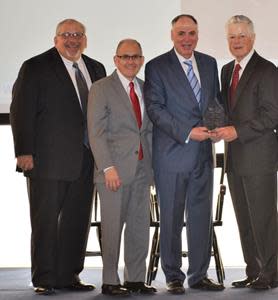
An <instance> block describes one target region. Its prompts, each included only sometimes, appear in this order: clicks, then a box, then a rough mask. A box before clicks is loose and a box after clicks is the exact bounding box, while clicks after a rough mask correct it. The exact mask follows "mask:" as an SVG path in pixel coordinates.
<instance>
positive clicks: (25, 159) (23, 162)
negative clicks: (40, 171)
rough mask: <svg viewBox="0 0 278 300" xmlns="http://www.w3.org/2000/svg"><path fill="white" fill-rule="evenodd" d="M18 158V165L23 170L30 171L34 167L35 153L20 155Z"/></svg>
mask: <svg viewBox="0 0 278 300" xmlns="http://www.w3.org/2000/svg"><path fill="white" fill-rule="evenodd" d="M16 159H17V166H18V167H19V168H20V169H21V170H22V171H30V170H32V169H33V168H34V160H33V155H20V156H18V157H17V158H16Z"/></svg>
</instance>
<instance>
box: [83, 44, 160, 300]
mask: <svg viewBox="0 0 278 300" xmlns="http://www.w3.org/2000/svg"><path fill="white" fill-rule="evenodd" d="M114 63H115V65H116V67H117V70H115V71H114V72H113V73H112V75H110V76H108V77H106V78H104V79H102V80H100V81H98V82H96V83H94V84H93V85H92V88H91V90H90V93H89V102H88V132H89V140H90V145H91V148H92V151H93V154H94V158H95V183H96V188H97V191H98V193H99V197H100V206H101V229H102V247H103V248H102V250H103V256H102V258H103V276H102V277H103V285H102V293H103V294H106V295H112V296H118V295H122V296H123V295H129V294H130V293H131V292H136V293H141V294H153V293H154V292H155V291H156V289H155V288H153V287H150V286H147V285H146V284H145V276H146V262H145V260H146V257H147V254H148V245H149V224H150V212H149V199H150V185H151V183H152V169H151V132H152V126H151V122H150V120H149V118H148V116H147V114H146V111H145V106H144V101H143V95H142V87H143V81H142V80H140V79H139V78H137V77H136V75H137V73H138V72H139V70H140V68H141V66H142V65H143V63H144V57H143V56H142V49H141V46H140V44H139V43H138V42H137V41H136V40H133V39H125V40H122V41H121V42H120V43H119V45H118V47H117V50H116V55H115V56H114ZM124 225H125V232H124V261H125V268H124V284H123V285H121V282H120V278H119V275H118V261H119V252H120V244H121V234H122V229H123V226H124Z"/></svg>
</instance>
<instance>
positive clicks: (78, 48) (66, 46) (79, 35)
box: [54, 21, 87, 61]
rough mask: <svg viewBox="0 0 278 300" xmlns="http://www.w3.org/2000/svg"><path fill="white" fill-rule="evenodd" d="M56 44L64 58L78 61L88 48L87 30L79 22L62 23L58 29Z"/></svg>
mask: <svg viewBox="0 0 278 300" xmlns="http://www.w3.org/2000/svg"><path fill="white" fill-rule="evenodd" d="M54 43H55V47H56V49H57V50H58V52H59V53H60V54H61V55H62V56H63V57H65V58H66V59H68V60H71V61H77V60H78V59H79V58H80V56H81V54H82V53H83V51H84V49H85V48H86V46H87V37H86V35H85V28H84V27H83V26H82V25H81V24H80V23H79V22H77V21H67V22H65V23H62V24H61V25H60V26H58V28H57V32H56V36H55V38H54Z"/></svg>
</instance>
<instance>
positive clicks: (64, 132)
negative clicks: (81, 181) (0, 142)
mask: <svg viewBox="0 0 278 300" xmlns="http://www.w3.org/2000/svg"><path fill="white" fill-rule="evenodd" d="M82 58H83V60H84V62H85V64H86V67H87V69H88V72H89V74H90V76H91V80H92V82H93V81H96V80H98V79H100V78H102V77H104V76H105V75H106V73H105V69H104V67H103V65H102V64H101V63H99V62H97V61H95V60H93V59H91V58H89V57H87V56H85V55H82ZM10 121H11V126H12V130H13V136H14V145H15V155H16V156H19V155H24V154H32V155H33V157H34V169H33V170H32V171H29V172H26V175H27V176H37V177H41V178H48V179H56V180H75V179H76V178H78V177H79V174H80V171H81V167H82V157H83V135H84V125H85V122H84V118H83V113H82V110H81V107H80V104H79V100H78V95H77V93H76V90H75V88H74V85H73V83H72V80H71V78H70V75H69V73H68V71H67V69H66V67H65V65H64V63H63V61H62V59H61V57H60V55H59V53H58V51H57V50H56V48H51V49H50V50H48V51H46V52H44V53H42V54H40V55H38V56H35V57H33V58H31V59H29V60H27V61H25V62H24V63H23V65H22V67H21V69H20V72H19V75H18V78H17V80H16V82H15V84H14V87H13V95H12V103H11V108H10Z"/></svg>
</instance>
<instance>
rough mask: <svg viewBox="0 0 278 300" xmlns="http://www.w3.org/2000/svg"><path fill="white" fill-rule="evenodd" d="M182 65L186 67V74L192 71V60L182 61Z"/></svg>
mask: <svg viewBox="0 0 278 300" xmlns="http://www.w3.org/2000/svg"><path fill="white" fill-rule="evenodd" d="M184 64H185V65H187V74H188V73H189V72H190V71H191V70H192V69H193V66H192V60H186V61H184Z"/></svg>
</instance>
